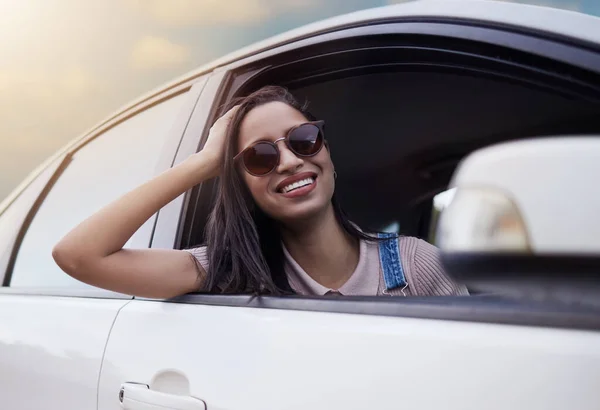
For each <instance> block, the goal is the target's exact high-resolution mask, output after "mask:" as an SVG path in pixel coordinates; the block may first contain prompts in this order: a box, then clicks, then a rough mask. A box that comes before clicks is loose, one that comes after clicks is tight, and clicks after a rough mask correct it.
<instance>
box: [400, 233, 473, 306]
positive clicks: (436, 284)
mask: <svg viewBox="0 0 600 410" xmlns="http://www.w3.org/2000/svg"><path fill="white" fill-rule="evenodd" d="M399 246H400V256H401V258H402V265H403V268H404V270H405V274H406V275H407V276H409V277H410V278H409V283H410V282H411V280H410V279H412V282H413V283H414V287H415V288H416V289H413V290H412V292H411V294H412V295H415V296H416V295H418V296H447V295H468V294H469V292H468V291H467V288H466V287H464V286H462V285H459V284H457V283H456V282H454V281H453V280H452V279H450V277H449V276H448V275H447V274H446V272H445V271H444V268H443V267H442V263H441V260H440V251H439V249H438V248H436V247H435V246H433V245H431V244H429V243H428V242H425V241H424V240H422V239H418V238H414V237H402V238H401V241H400V244H399Z"/></svg>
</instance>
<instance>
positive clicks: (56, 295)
mask: <svg viewBox="0 0 600 410" xmlns="http://www.w3.org/2000/svg"><path fill="white" fill-rule="evenodd" d="M203 85H204V81H198V82H196V84H195V87H193V86H192V84H191V83H190V84H187V85H181V86H180V87H178V88H175V89H172V90H170V91H168V92H166V93H162V94H160V95H154V96H150V97H149V98H147V99H146V100H145V101H142V102H141V103H138V104H136V105H134V106H132V107H131V108H129V109H127V110H125V111H124V112H121V113H118V114H117V115H116V116H115V117H113V118H111V119H110V120H109V121H108V122H106V123H104V124H102V125H101V126H100V127H98V128H97V129H96V130H95V131H94V132H92V133H91V134H90V135H87V136H84V137H83V138H82V139H80V140H77V141H74V143H72V144H71V145H70V146H69V147H67V148H66V150H65V151H64V152H62V153H60V154H58V155H57V156H56V157H55V158H54V159H53V160H51V161H50V162H49V164H48V165H46V166H45V168H43V169H42V170H41V172H39V174H38V175H36V176H33V177H32V178H31V179H32V180H31V181H28V182H27V183H25V184H24V185H25V186H24V187H23V189H21V190H20V192H16V193H15V195H13V196H12V197H10V199H9V200H8V201H7V203H6V204H5V206H4V207H3V209H2V210H0V246H1V248H0V255H1V258H0V263H2V265H0V267H1V270H0V276H2V277H3V279H4V280H3V285H4V286H3V287H2V288H0V368H1V369H2V371H0V400H1V402H2V408H7V409H14V410H21V409H22V410H33V409H46V410H54V409H65V408H68V409H95V408H96V406H97V393H98V390H97V387H98V378H99V374H100V369H101V366H102V357H103V354H104V349H105V347H106V342H107V338H108V335H109V332H110V329H111V327H112V325H113V322H114V320H115V318H116V316H117V312H118V311H119V309H121V308H123V306H125V305H126V304H127V303H128V302H129V301H130V300H131V296H127V295H122V294H116V293H113V292H108V291H104V290H100V289H96V288H93V287H91V286H88V285H86V284H83V283H81V282H79V281H76V280H75V279H73V278H71V277H70V276H68V275H66V274H65V273H63V272H62V271H61V270H60V269H59V268H58V266H57V265H56V264H55V263H54V261H53V260H52V256H51V250H52V247H53V245H54V244H55V243H56V242H57V241H58V240H59V239H60V238H61V237H62V236H63V235H64V234H66V233H67V232H68V231H69V230H70V229H72V228H73V227H74V226H75V225H76V224H77V223H79V222H81V221H82V220H83V219H84V218H86V217H87V216H89V215H91V213H93V212H94V211H96V210H97V209H99V208H100V207H102V206H104V205H106V204H107V203H108V202H110V201H112V200H114V199H116V198H117V197H118V196H120V195H122V194H124V193H125V192H127V191H128V190H130V189H132V188H134V187H135V186H137V185H139V184H141V183H142V182H144V181H145V180H147V179H149V178H151V177H152V176H154V175H155V174H156V173H157V172H160V171H161V170H162V169H164V168H166V167H169V166H170V165H171V162H172V160H173V157H174V153H175V151H176V149H177V147H178V145H179V141H180V139H181V136H182V134H183V130H184V129H185V126H186V124H187V121H188V119H189V116H190V113H191V111H192V109H193V107H194V106H195V104H196V101H197V97H198V95H199V93H200V91H201V89H202V87H203ZM9 202H10V203H9ZM155 220H156V216H155V217H153V218H151V219H150V220H149V221H148V223H146V224H145V225H144V226H142V227H141V228H140V229H139V230H138V232H136V233H135V235H134V236H133V237H132V239H131V240H130V241H129V242H128V244H127V246H132V247H138V248H139V247H148V246H149V243H150V238H151V233H152V229H153V226H154V223H155Z"/></svg>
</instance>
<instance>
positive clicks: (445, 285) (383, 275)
mask: <svg viewBox="0 0 600 410" xmlns="http://www.w3.org/2000/svg"><path fill="white" fill-rule="evenodd" d="M234 104H235V106H234V107H233V108H232V109H230V110H229V111H228V112H227V113H226V114H225V115H223V116H222V117H221V118H220V119H219V120H217V121H216V123H215V124H214V125H213V127H212V128H211V129H210V133H209V137H208V140H207V142H206V144H205V146H204V149H202V151H200V152H198V153H197V154H194V155H192V156H191V157H190V158H188V159H187V160H186V161H184V162H183V163H182V164H180V165H177V166H175V167H173V168H171V169H170V170H168V171H166V172H164V173H163V174H161V175H159V176H158V177H156V178H154V179H153V180H151V181H149V182H147V183H145V184H143V185H141V186H140V187H138V188H136V189H134V190H133V191H131V192H129V193H128V194H126V195H124V196H123V197H121V198H120V199H118V200H116V201H115V202H113V203H111V204H110V205H108V206H106V207H105V208H104V209H102V210H100V211H99V212H97V213H96V214H95V215H93V216H91V217H90V218H89V219H87V220H86V221H84V222H83V223H81V224H80V225H79V226H77V227H76V228H75V229H73V230H72V231H71V232H70V233H69V234H67V235H66V236H65V237H64V238H63V239H62V240H61V241H60V242H59V243H58V244H57V245H56V246H55V248H54V249H53V257H54V259H55V261H56V263H57V264H58V265H59V266H60V267H61V268H62V269H63V270H64V271H65V272H67V273H68V274H69V275H71V276H73V277H74V278H76V279H78V280H80V281H83V282H86V283H88V284H91V285H94V286H98V287H101V288H105V289H110V290H113V291H116V292H121V293H126V294H131V295H137V296H144V297H153V298H169V297H174V296H177V295H181V294H185V293H189V292H194V291H199V290H201V291H208V292H223V293H245V292H250V293H261V294H274V295H280V294H293V293H297V294H313V295H325V294H342V295H383V294H389V295H461V294H467V291H466V289H465V288H464V287H462V286H459V285H457V284H455V283H453V282H452V281H451V280H450V279H449V278H448V277H447V276H446V275H445V274H444V272H443V270H442V268H441V266H440V263H439V260H438V253H437V250H436V248H435V247H433V246H431V245H429V244H428V243H426V242H424V241H422V240H419V239H417V238H412V237H400V238H398V237H397V236H396V235H392V236H389V235H388V236H389V237H388V236H386V235H382V234H378V235H371V234H367V233H365V232H363V231H361V230H360V229H359V228H358V227H357V226H356V225H354V224H352V223H351V222H350V221H349V220H348V219H347V217H346V216H345V215H344V213H343V212H342V210H341V208H340V207H339V204H338V202H337V201H336V199H335V196H334V187H335V178H336V173H335V170H334V165H333V163H332V161H331V158H330V155H329V147H328V146H327V144H326V141H325V140H324V135H323V123H322V122H320V121H314V118H312V117H311V116H310V115H309V114H308V112H307V111H306V109H305V107H303V106H301V105H300V104H299V103H298V102H297V101H296V100H295V99H294V97H293V96H292V95H291V94H290V93H289V92H288V91H287V90H285V89H283V88H281V87H274V86H269V87H264V88H262V89H260V90H258V91H256V92H255V93H253V94H251V95H249V96H248V97H245V98H243V99H241V100H239V101H237V102H236V103H234ZM216 176H220V185H219V190H218V196H217V200H216V204H215V207H214V209H213V211H212V213H211V215H210V219H209V223H208V227H207V232H206V238H205V239H206V243H207V246H206V247H200V248H195V249H190V250H187V251H180V250H162V249H139V250H131V249H123V246H124V245H125V243H126V242H127V240H128V239H129V238H130V237H131V236H132V235H133V234H134V232H135V231H136V230H137V229H138V228H139V227H140V226H141V225H142V224H143V223H144V222H145V221H146V220H147V219H148V218H150V217H151V216H152V215H154V214H155V213H156V212H157V211H158V210H159V209H160V208H161V207H163V206H164V205H166V204H167V203H168V202H170V201H172V200H173V199H175V198H176V197H178V196H179V195H181V194H182V193H184V192H186V191H187V190H189V189H190V188H192V187H193V186H194V185H196V184H199V183H201V182H203V181H206V180H208V179H210V178H213V177H216Z"/></svg>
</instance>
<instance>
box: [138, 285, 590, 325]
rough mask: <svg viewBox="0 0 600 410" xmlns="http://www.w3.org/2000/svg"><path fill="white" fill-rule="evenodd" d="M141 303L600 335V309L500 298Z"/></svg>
mask: <svg viewBox="0 0 600 410" xmlns="http://www.w3.org/2000/svg"><path fill="white" fill-rule="evenodd" d="M135 299H136V300H140V301H154V302H161V303H183V304H188V305H208V306H224V307H225V306H228V307H243V308H258V309H278V310H297V311H308V312H321V313H341V314H357V315H370V316H388V317H403V318H413V319H427V320H450V321H460V322H475V323H494V324H503V325H518V326H534V327H551V328H564V329H579V330H594V331H600V309H598V308H592V307H582V306H580V305H566V304H564V305H563V304H556V303H541V302H539V303H538V302H528V301H519V300H514V299H508V298H502V297H499V296H429V297H400V296H334V297H319V296H281V297H276V296H253V295H210V294H201V293H191V294H187V295H183V296H179V297H176V298H172V299H168V300H156V299H149V298H135Z"/></svg>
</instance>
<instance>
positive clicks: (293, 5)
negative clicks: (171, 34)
mask: <svg viewBox="0 0 600 410" xmlns="http://www.w3.org/2000/svg"><path fill="white" fill-rule="evenodd" d="M128 2H129V4H130V6H132V7H133V9H134V10H136V11H139V12H142V13H144V14H145V15H147V16H149V17H150V18H152V19H153V20H154V21H156V22H158V23H160V24H163V25H166V26H189V25H195V24H213V25H216V24H227V25H237V24H246V23H256V22H259V21H264V20H267V19H269V18H272V17H273V16H275V15H278V14H281V13H285V12H290V11H298V10H303V9H310V8H312V7H314V6H315V5H317V4H318V3H317V0H289V1H285V2H281V1H275V0H170V1H164V0H129V1H128Z"/></svg>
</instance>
